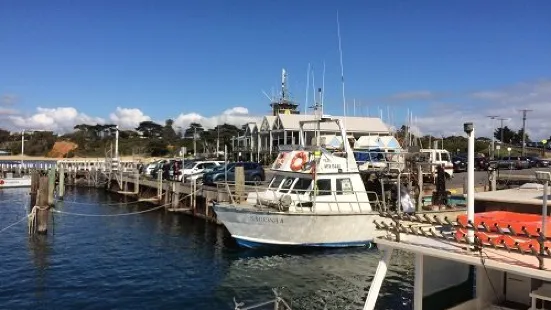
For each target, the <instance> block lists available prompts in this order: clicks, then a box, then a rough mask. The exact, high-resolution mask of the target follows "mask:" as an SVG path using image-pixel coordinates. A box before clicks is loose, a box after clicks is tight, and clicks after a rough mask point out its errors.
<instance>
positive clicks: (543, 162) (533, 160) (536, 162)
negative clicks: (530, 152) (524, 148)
mask: <svg viewBox="0 0 551 310" xmlns="http://www.w3.org/2000/svg"><path fill="white" fill-rule="evenodd" d="M526 158H527V159H528V161H530V167H531V168H532V167H538V168H541V167H549V162H550V161H549V159H545V158H539V157H536V156H527V157H526Z"/></svg>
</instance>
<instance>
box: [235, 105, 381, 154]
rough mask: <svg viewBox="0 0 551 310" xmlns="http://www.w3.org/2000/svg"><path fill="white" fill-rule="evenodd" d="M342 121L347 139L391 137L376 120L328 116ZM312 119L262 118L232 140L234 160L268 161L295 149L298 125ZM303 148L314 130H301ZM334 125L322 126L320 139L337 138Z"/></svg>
mask: <svg viewBox="0 0 551 310" xmlns="http://www.w3.org/2000/svg"><path fill="white" fill-rule="evenodd" d="M332 117H333V118H337V119H340V120H342V121H343V123H344V125H345V127H346V133H347V135H348V137H349V138H354V139H359V138H360V137H362V136H388V135H391V132H390V129H389V128H388V126H387V125H386V124H385V123H384V122H383V121H382V120H381V119H380V118H377V117H352V116H349V117H343V116H332ZM314 119H316V116H315V115H304V114H303V115H293V114H280V115H277V116H271V115H269V116H265V117H264V118H263V120H262V122H261V123H248V124H247V126H246V128H245V132H244V133H243V134H242V135H240V136H238V137H234V139H233V150H234V154H233V155H234V157H235V158H237V157H239V153H241V159H242V160H252V161H270V160H271V159H272V158H273V156H275V155H277V154H278V152H279V149H280V148H282V147H284V148H292V147H296V146H298V145H299V130H300V124H299V122H300V121H305V120H314ZM303 130H304V135H305V144H306V145H313V144H315V140H314V139H315V130H316V129H315V128H314V126H311V125H310V126H304V128H303ZM339 134H340V133H339V132H338V127H337V125H336V124H335V123H322V124H321V126H320V135H339Z"/></svg>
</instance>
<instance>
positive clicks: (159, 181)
mask: <svg viewBox="0 0 551 310" xmlns="http://www.w3.org/2000/svg"><path fill="white" fill-rule="evenodd" d="M162 196H163V175H162V174H161V173H160V172H157V199H159V202H161V198H162Z"/></svg>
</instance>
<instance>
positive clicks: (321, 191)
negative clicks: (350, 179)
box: [316, 179, 331, 196]
mask: <svg viewBox="0 0 551 310" xmlns="http://www.w3.org/2000/svg"><path fill="white" fill-rule="evenodd" d="M316 187H317V195H318V196H327V195H331V179H325V180H324V179H321V180H317V181H316Z"/></svg>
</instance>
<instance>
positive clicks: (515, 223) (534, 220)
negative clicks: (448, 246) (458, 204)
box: [456, 211, 551, 251]
mask: <svg viewBox="0 0 551 310" xmlns="http://www.w3.org/2000/svg"><path fill="white" fill-rule="evenodd" d="M457 220H458V222H459V223H460V224H461V225H463V226H466V225H467V215H466V214H462V215H460V216H458V219H457ZM482 223H484V224H485V225H486V227H488V228H489V230H490V232H480V231H479V232H475V236H477V237H478V238H479V239H480V240H481V242H482V243H484V244H485V245H492V243H493V244H496V245H500V244H502V245H507V246H508V247H511V248H512V247H517V245H518V246H519V247H520V248H521V249H522V250H524V251H530V249H531V248H532V247H533V248H535V250H536V251H539V242H538V240H537V239H535V238H528V237H526V235H524V236H518V235H516V236H513V235H503V234H498V233H497V232H498V229H497V228H496V226H495V225H496V224H497V225H498V226H499V227H500V228H501V229H502V230H503V231H504V232H509V230H508V227H511V228H512V229H513V230H514V232H515V233H516V234H524V232H523V227H524V228H525V230H526V231H527V232H528V233H529V234H530V235H531V236H533V237H536V236H539V234H538V229H541V223H542V217H541V215H537V214H525V213H516V212H507V211H493V212H482V213H476V214H475V217H474V225H475V226H479V225H481V224H482ZM545 230H546V233H545V236H546V237H551V219H550V218H549V217H548V218H547V225H546V229H545ZM466 233H467V230H466V229H461V228H459V229H457V231H456V238H457V239H462V238H464V236H465V234H466ZM490 240H491V242H490ZM544 245H545V246H546V247H549V248H551V242H550V241H545V243H544Z"/></svg>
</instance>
